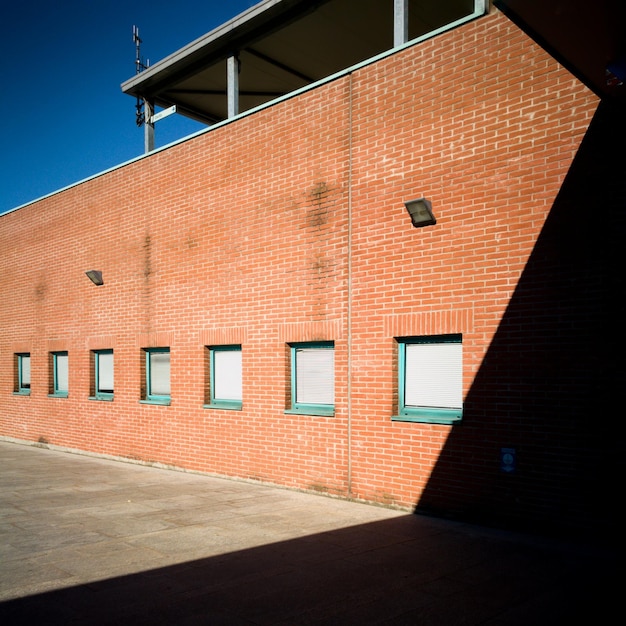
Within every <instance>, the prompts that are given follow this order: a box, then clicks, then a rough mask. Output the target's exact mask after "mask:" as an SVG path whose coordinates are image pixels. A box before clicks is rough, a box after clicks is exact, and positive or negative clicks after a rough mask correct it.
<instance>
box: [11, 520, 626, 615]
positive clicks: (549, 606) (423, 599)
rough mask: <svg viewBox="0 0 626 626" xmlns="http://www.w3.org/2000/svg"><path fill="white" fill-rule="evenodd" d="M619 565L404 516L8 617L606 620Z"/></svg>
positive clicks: (117, 582) (35, 605)
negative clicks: (612, 579)
mask: <svg viewBox="0 0 626 626" xmlns="http://www.w3.org/2000/svg"><path fill="white" fill-rule="evenodd" d="M97 565H98V564H97V562H94V571H97ZM612 565H613V561H612V559H611V558H610V557H608V556H607V555H606V554H605V553H600V552H598V551H589V550H584V551H583V550H578V549H574V550H572V548H571V546H566V545H564V544H556V543H555V542H547V541H545V540H539V539H536V538H532V537H530V536H523V535H514V534H511V533H502V532H494V531H489V530H486V529H482V528H479V527H473V526H470V525H467V524H460V523H455V522H446V521H442V520H434V519H430V518H428V517H424V516H418V515H406V516H399V517H397V518H392V519H388V520H383V521H377V522H372V523H369V524H362V525H358V526H354V527H350V528H343V529H338V530H333V531H329V532H324V533H319V534H316V535H311V536H307V537H300V538H295V539H291V540H288V541H283V542H279V543H274V544H271V545H265V546H259V547H255V548H251V549H246V550H241V551H236V552H232V553H229V554H223V555H220V556H214V557H210V558H205V559H199V560H196V561H190V562H185V563H180V564H177V565H171V566H168V567H162V568H158V569H152V570H149V571H144V572H140V573H133V574H129V575H125V576H119V577H116V578H112V579H108V580H103V581H98V582H93V583H89V584H83V585H78V586H75V587H71V588H66V589H59V590H56V591H50V592H47V593H41V594H37V595H32V596H29V597H24V598H19V599H14V600H10V601H7V602H3V603H0V623H2V624H6V625H9V624H10V625H13V624H48V625H57V624H58V625H61V624H64V625H65V624H98V625H100V624H177V625H187V624H305V623H316V624H381V623H393V624H417V623H419V624H423V625H429V624H457V623H458V624H484V623H494V624H498V623H501V624H517V623H519V624H521V623H522V622H523V623H527V622H528V621H529V620H530V623H535V624H541V623H565V621H566V620H568V621H569V620H573V619H574V617H580V616H581V615H582V616H584V615H589V616H590V618H591V616H593V618H594V619H600V622H602V616H603V615H604V616H606V618H607V620H608V618H609V615H610V611H611V610H612V607H611V604H612V600H613V599H614V598H616V597H617V596H615V595H613V594H612V592H611V591H610V587H609V585H608V583H609V582H610V572H611V566H612ZM59 566H60V567H62V564H59Z"/></svg>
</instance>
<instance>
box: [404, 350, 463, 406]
mask: <svg viewBox="0 0 626 626" xmlns="http://www.w3.org/2000/svg"><path fill="white" fill-rule="evenodd" d="M404 404H405V406H409V407H411V406H414V407H433V408H434V407H438V408H454V409H456V408H461V407H462V406H463V345H462V344H461V343H424V344H420V343H411V344H406V346H405V393H404Z"/></svg>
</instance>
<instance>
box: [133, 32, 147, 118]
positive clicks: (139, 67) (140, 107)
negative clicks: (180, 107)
mask: <svg viewBox="0 0 626 626" xmlns="http://www.w3.org/2000/svg"><path fill="white" fill-rule="evenodd" d="M133 43H134V44H135V74H139V73H140V72H143V71H144V70H146V69H148V67H150V60H148V61H147V62H146V63H144V61H143V58H142V56H141V37H139V28H138V27H137V26H133ZM135 118H136V120H135V121H136V122H137V126H139V127H141V126H143V125H144V123H145V121H146V115H145V112H144V100H143V99H142V98H140V97H139V96H137V103H136V104H135Z"/></svg>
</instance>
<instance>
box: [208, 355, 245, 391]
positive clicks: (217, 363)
mask: <svg viewBox="0 0 626 626" xmlns="http://www.w3.org/2000/svg"><path fill="white" fill-rule="evenodd" d="M213 368H214V371H213V385H214V387H215V388H214V389H213V397H214V398H215V399H216V400H241V398H242V391H241V389H242V376H241V350H215V351H214V352H213Z"/></svg>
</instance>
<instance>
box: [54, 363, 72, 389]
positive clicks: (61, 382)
mask: <svg viewBox="0 0 626 626" xmlns="http://www.w3.org/2000/svg"><path fill="white" fill-rule="evenodd" d="M55 361H56V363H55V367H56V389H55V391H63V392H66V391H67V390H68V388H69V384H68V377H69V372H68V358H67V354H57V355H56V359H55Z"/></svg>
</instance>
